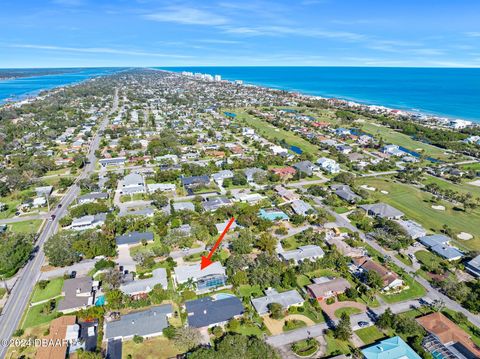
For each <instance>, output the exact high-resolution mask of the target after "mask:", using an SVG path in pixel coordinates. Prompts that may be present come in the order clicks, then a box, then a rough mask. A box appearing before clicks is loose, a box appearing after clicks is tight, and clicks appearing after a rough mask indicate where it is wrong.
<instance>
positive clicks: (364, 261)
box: [352, 257, 404, 291]
mask: <svg viewBox="0 0 480 359" xmlns="http://www.w3.org/2000/svg"><path fill="white" fill-rule="evenodd" d="M352 261H353V263H355V264H356V266H357V267H358V268H359V269H360V271H361V272H369V271H374V272H376V273H377V274H378V275H379V277H380V278H381V280H382V285H383V287H382V290H383V291H389V290H392V289H397V288H400V287H402V286H403V285H404V283H403V280H402V279H401V278H400V277H399V276H398V275H397V273H395V272H392V271H391V270H389V269H388V268H385V267H384V266H382V265H381V264H380V263H377V262H375V261H373V260H371V259H369V258H367V257H360V258H353V259H352Z"/></svg>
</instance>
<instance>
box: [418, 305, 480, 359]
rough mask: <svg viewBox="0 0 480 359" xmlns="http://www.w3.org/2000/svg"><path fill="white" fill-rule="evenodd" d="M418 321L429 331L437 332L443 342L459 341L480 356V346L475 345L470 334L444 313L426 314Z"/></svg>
mask: <svg viewBox="0 0 480 359" xmlns="http://www.w3.org/2000/svg"><path fill="white" fill-rule="evenodd" d="M417 322H418V323H419V324H420V325H421V326H422V327H424V328H425V329H426V330H427V331H429V332H430V333H432V334H435V335H436V336H437V337H438V339H439V340H440V341H441V342H442V344H448V343H456V342H458V343H460V344H462V345H463V346H464V347H465V348H467V349H468V350H469V351H470V352H471V353H472V354H474V355H475V356H476V357H479V358H480V348H479V347H478V346H476V345H475V343H474V342H473V341H472V340H471V339H470V336H469V335H468V334H467V333H465V332H464V331H463V330H462V329H461V328H460V327H459V326H457V325H456V324H455V323H454V322H452V321H451V320H450V319H448V318H447V317H446V316H444V315H443V314H442V313H440V312H437V313H432V314H428V315H425V316H423V317H420V318H417Z"/></svg>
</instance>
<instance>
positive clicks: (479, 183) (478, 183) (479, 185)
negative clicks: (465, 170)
mask: <svg viewBox="0 0 480 359" xmlns="http://www.w3.org/2000/svg"><path fill="white" fill-rule="evenodd" d="M468 184H471V185H472V186H478V187H480V180H476V181H473V182H468Z"/></svg>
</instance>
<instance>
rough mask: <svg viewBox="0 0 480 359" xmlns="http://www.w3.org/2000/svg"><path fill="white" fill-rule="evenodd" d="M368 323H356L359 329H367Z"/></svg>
mask: <svg viewBox="0 0 480 359" xmlns="http://www.w3.org/2000/svg"><path fill="white" fill-rule="evenodd" d="M368 325H369V323H368V322H364V321H359V322H358V326H359V327H360V328H364V327H368Z"/></svg>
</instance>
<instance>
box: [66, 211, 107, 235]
mask: <svg viewBox="0 0 480 359" xmlns="http://www.w3.org/2000/svg"><path fill="white" fill-rule="evenodd" d="M106 219H107V214H106V213H99V214H96V215H88V216H83V217H80V218H75V219H73V221H72V224H71V225H70V229H73V230H75V231H83V230H85V229H92V228H95V227H99V226H101V225H103V224H104V223H105V220H106Z"/></svg>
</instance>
